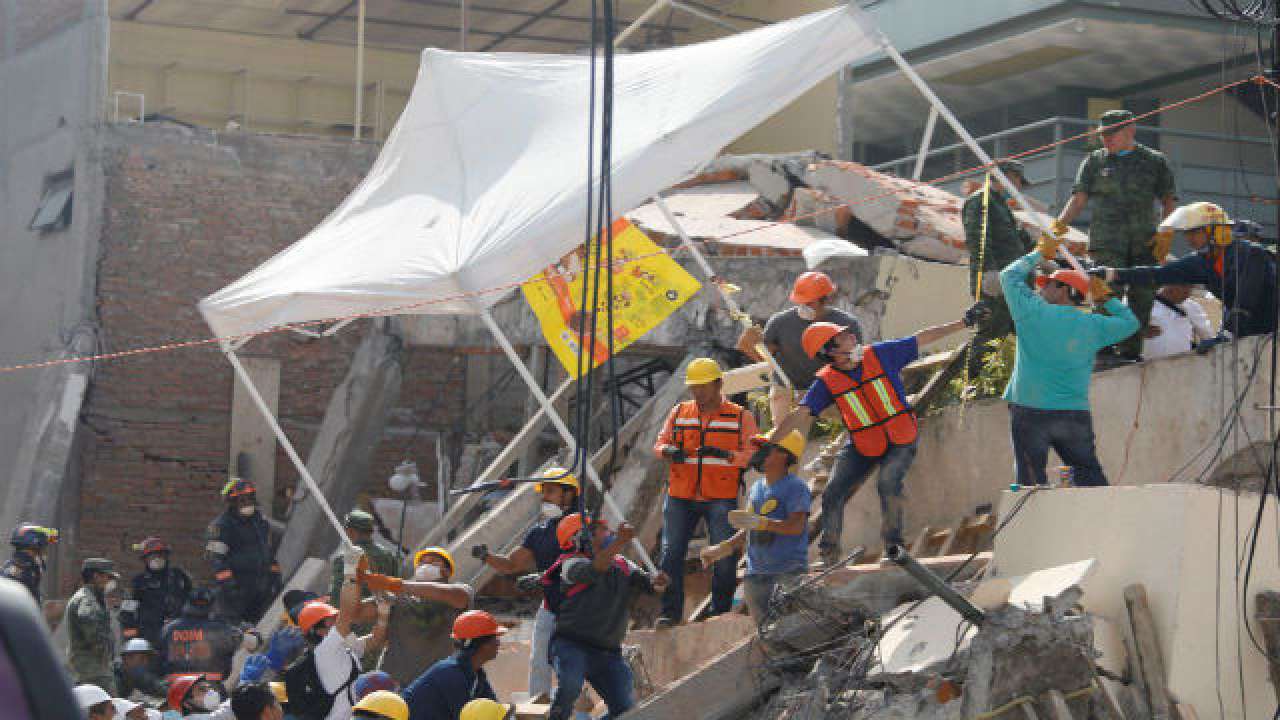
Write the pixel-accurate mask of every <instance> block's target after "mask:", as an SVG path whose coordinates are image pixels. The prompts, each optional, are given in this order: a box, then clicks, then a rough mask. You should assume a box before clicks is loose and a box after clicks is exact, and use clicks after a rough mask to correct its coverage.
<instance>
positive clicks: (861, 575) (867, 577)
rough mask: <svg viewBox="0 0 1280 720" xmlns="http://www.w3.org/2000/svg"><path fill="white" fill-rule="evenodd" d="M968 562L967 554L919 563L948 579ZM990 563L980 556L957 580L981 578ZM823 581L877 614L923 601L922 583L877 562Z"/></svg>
mask: <svg viewBox="0 0 1280 720" xmlns="http://www.w3.org/2000/svg"><path fill="white" fill-rule="evenodd" d="M966 560H969V556H968V555H949V556H945V557H933V558H921V559H920V560H919V561H918V562H919V563H920V564H921V565H923V566H925V567H926V568H929V569H930V570H931V571H933V572H934V573H937V574H938V575H941V576H942V577H947V576H948V575H950V574H951V573H952V572H953V571H954V570H955V569H956V568H958V567H960V566H961V565H963V564H964V562H965V561H966ZM990 562H991V553H989V552H985V553H979V554H978V555H977V556H976V557H975V558H973V561H972V562H971V563H969V566H968V567H967V568H966V569H965V572H964V574H962V575H961V576H959V577H957V578H955V581H956V582H961V581H965V580H970V579H972V578H974V577H977V576H979V575H981V574H982V573H983V572H984V571H985V570H986V568H987V565H988V564H989V563H990ZM822 582H823V584H824V585H827V586H831V587H833V588H836V592H837V593H839V594H840V595H841V596H845V597H848V598H850V599H851V600H856V601H857V602H858V603H860V604H861V605H862V606H864V607H866V608H867V609H868V610H870V611H871V612H872V613H874V614H876V615H880V614H883V613H886V612H889V611H891V610H893V609H894V608H895V607H898V606H899V605H901V604H903V603H904V602H908V601H910V600H915V599H919V598H922V597H924V594H925V593H924V590H923V589H922V588H921V587H920V583H918V582H916V581H915V579H914V578H912V577H911V576H910V575H908V574H907V572H906V571H905V570H903V569H902V568H900V567H898V566H897V565H892V564H881V563H878V562H877V563H867V564H864V565H853V566H850V567H847V568H842V569H840V570H836V571H834V572H832V573H831V574H830V575H827V576H826V577H825V578H823V579H822Z"/></svg>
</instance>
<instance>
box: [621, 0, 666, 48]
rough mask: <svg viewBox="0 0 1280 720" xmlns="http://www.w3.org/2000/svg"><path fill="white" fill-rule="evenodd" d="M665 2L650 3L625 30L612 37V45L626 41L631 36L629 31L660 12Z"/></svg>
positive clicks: (663, 0)
mask: <svg viewBox="0 0 1280 720" xmlns="http://www.w3.org/2000/svg"><path fill="white" fill-rule="evenodd" d="M667 4H668V0H657V2H655V3H654V4H652V5H650V6H649V9H648V10H645V11H644V13H643V14H641V15H640V17H638V18H636V19H635V22H633V23H631V24H630V25H628V26H627V27H626V29H625V30H623V31H622V32H620V33H618V36H617V37H615V38H614V39H613V46H614V47H622V43H624V42H626V39H627V38H629V37H631V33H633V32H635V31H636V30H639V29H640V28H641V27H642V26H643V25H644V24H645V23H647V22H649V21H650V20H652V19H653V16H654V15H657V14H658V13H659V12H661V11H662V8H664V7H666V6H667Z"/></svg>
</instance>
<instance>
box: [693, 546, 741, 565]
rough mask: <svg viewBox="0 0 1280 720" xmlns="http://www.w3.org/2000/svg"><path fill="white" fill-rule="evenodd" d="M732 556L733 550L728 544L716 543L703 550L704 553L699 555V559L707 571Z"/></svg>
mask: <svg viewBox="0 0 1280 720" xmlns="http://www.w3.org/2000/svg"><path fill="white" fill-rule="evenodd" d="M732 554H733V548H732V547H731V546H730V545H729V544H728V543H716V544H715V545H708V546H706V547H704V548H702V552H700V553H698V559H699V560H701V561H702V567H703V568H704V569H705V568H709V567H711V566H712V565H715V564H716V563H717V562H719V561H721V560H723V559H725V558H727V557H729V556H730V555H732Z"/></svg>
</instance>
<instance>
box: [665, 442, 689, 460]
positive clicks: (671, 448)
mask: <svg viewBox="0 0 1280 720" xmlns="http://www.w3.org/2000/svg"><path fill="white" fill-rule="evenodd" d="M662 454H663V455H665V456H666V457H667V459H668V460H670V461H671V462H673V463H682V462H684V461H685V460H688V459H689V456H688V455H685V454H684V450H683V449H681V448H678V447H676V446H675V445H668V446H666V447H664V448H662Z"/></svg>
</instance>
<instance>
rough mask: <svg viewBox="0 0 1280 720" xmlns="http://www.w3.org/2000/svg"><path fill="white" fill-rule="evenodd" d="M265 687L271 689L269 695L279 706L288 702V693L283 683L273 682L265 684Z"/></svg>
mask: <svg viewBox="0 0 1280 720" xmlns="http://www.w3.org/2000/svg"><path fill="white" fill-rule="evenodd" d="M267 685H268V686H269V687H270V688H271V694H272V695H275V696H276V702H278V703H280V704H281V705H284V704H285V703H287V702H289V691H288V690H286V689H285V687H284V683H282V682H273V683H267Z"/></svg>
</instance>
